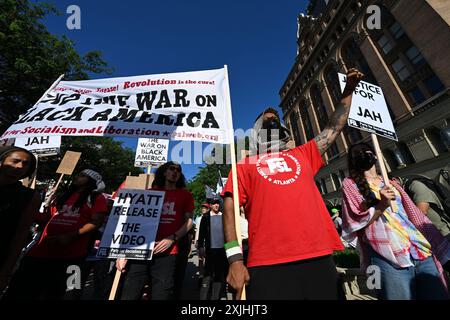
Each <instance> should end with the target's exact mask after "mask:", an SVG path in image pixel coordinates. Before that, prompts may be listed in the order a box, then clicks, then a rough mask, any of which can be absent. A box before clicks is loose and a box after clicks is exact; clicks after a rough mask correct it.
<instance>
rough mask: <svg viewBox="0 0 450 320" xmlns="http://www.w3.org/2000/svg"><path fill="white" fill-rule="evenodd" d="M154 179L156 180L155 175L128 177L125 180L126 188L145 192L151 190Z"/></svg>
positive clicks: (143, 174)
mask: <svg viewBox="0 0 450 320" xmlns="http://www.w3.org/2000/svg"><path fill="white" fill-rule="evenodd" d="M154 179H155V175H154V174H145V173H142V174H140V175H139V176H138V177H135V176H127V178H126V180H125V188H127V189H140V190H145V189H148V188H150V186H151V184H152V182H153V180H154Z"/></svg>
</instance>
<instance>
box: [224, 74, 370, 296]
mask: <svg viewBox="0 0 450 320" xmlns="http://www.w3.org/2000/svg"><path fill="white" fill-rule="evenodd" d="M362 76H363V75H362V74H361V73H360V72H359V71H358V70H356V69H350V70H349V71H348V72H347V82H346V87H345V90H344V92H343V95H342V99H341V103H340V104H339V105H338V106H336V108H335V109H336V110H335V112H334V113H333V114H332V115H331V119H330V123H329V124H328V125H327V126H326V127H325V128H324V129H323V131H322V132H321V133H319V135H318V136H316V137H315V138H314V139H312V140H311V141H309V142H307V143H306V144H304V145H301V146H298V147H296V148H293V149H288V147H287V142H288V141H289V140H291V139H290V135H289V130H288V129H286V128H285V127H284V126H282V125H281V123H280V118H279V116H278V114H277V112H276V111H275V110H273V109H267V110H266V111H264V112H263V113H262V114H261V115H260V116H259V117H258V119H257V120H256V122H255V126H254V127H253V134H252V144H253V145H254V150H255V151H256V152H255V153H256V155H254V156H251V157H249V158H246V159H243V160H242V161H240V162H239V163H238V164H237V177H238V181H237V183H238V188H239V206H244V209H245V213H246V216H247V219H248V246H249V252H248V261H247V267H248V269H247V267H246V266H245V265H244V263H243V254H242V250H241V248H240V246H239V243H238V241H237V240H236V238H237V237H236V228H235V213H234V208H233V200H232V198H231V197H232V196H233V188H232V186H233V184H232V175H231V172H230V175H229V177H228V181H227V185H226V187H225V189H224V197H225V199H224V229H225V240H226V241H227V242H226V243H225V249H226V254H227V258H228V262H229V273H228V277H227V281H228V282H229V283H230V285H231V286H232V287H233V288H235V289H237V295H236V297H237V299H240V298H241V293H242V289H243V286H244V284H248V286H247V298H248V299H250V300H252V299H288V300H289V299H338V298H340V297H341V294H342V286H340V284H339V280H338V275H337V272H336V267H335V265H334V261H333V258H332V256H331V254H332V253H333V251H335V250H343V245H342V243H341V241H340V239H339V235H338V234H337V232H336V228H335V227H334V224H333V222H332V221H331V218H330V215H329V214H328V210H327V207H326V205H325V203H324V202H323V199H322V196H321V194H320V192H319V191H318V190H317V186H316V183H315V181H314V175H315V174H316V173H317V172H318V171H319V169H320V168H321V167H322V166H323V165H324V163H323V160H322V157H321V155H322V154H324V153H325V152H326V150H327V149H328V148H329V147H330V146H331V145H332V144H333V142H334V141H335V140H336V138H337V137H338V135H339V134H340V132H341V131H342V130H343V129H344V127H345V125H346V123H347V118H348V114H349V111H350V105H351V101H352V93H353V91H354V90H355V88H356V87H357V85H358V83H359V81H360V79H361V78H362Z"/></svg>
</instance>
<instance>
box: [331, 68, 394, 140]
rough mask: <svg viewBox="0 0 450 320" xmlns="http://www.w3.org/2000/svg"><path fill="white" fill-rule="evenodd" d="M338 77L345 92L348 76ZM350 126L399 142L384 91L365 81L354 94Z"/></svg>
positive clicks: (359, 84)
mask: <svg viewBox="0 0 450 320" xmlns="http://www.w3.org/2000/svg"><path fill="white" fill-rule="evenodd" d="M338 76H339V83H340V85H341V90H342V91H343V90H344V87H345V83H346V76H345V75H344V74H342V73H338ZM348 125H349V126H350V127H354V128H358V129H360V130H364V131H368V132H371V133H375V134H377V135H379V136H382V137H385V138H388V139H391V140H395V141H397V134H396V133H395V129H394V125H393V124H392V119H391V116H390V114H389V110H388V107H387V104H386V101H385V100H384V95H383V91H382V90H381V88H380V87H379V86H376V85H374V84H371V83H368V82H365V81H360V82H359V83H358V86H357V87H356V89H355V91H354V93H353V98H352V106H351V108H350V114H349V116H348Z"/></svg>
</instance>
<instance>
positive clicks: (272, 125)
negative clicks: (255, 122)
mask: <svg viewBox="0 0 450 320" xmlns="http://www.w3.org/2000/svg"><path fill="white" fill-rule="evenodd" d="M262 129H266V130H274V129H281V123H280V120H278V119H277V118H270V119H267V120H264V121H263V123H262Z"/></svg>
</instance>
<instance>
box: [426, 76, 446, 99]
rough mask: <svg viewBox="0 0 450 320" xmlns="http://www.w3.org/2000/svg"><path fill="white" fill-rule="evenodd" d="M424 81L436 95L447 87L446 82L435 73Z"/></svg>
mask: <svg viewBox="0 0 450 320" xmlns="http://www.w3.org/2000/svg"><path fill="white" fill-rule="evenodd" d="M424 83H425V85H426V86H427V89H428V90H429V91H430V93H431V94H432V95H435V94H436V93H438V92H441V91H442V90H444V89H445V87H444V84H443V83H442V82H441V80H439V78H438V77H436V76H435V75H434V76H432V77H430V78H428V79H426V80H424Z"/></svg>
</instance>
